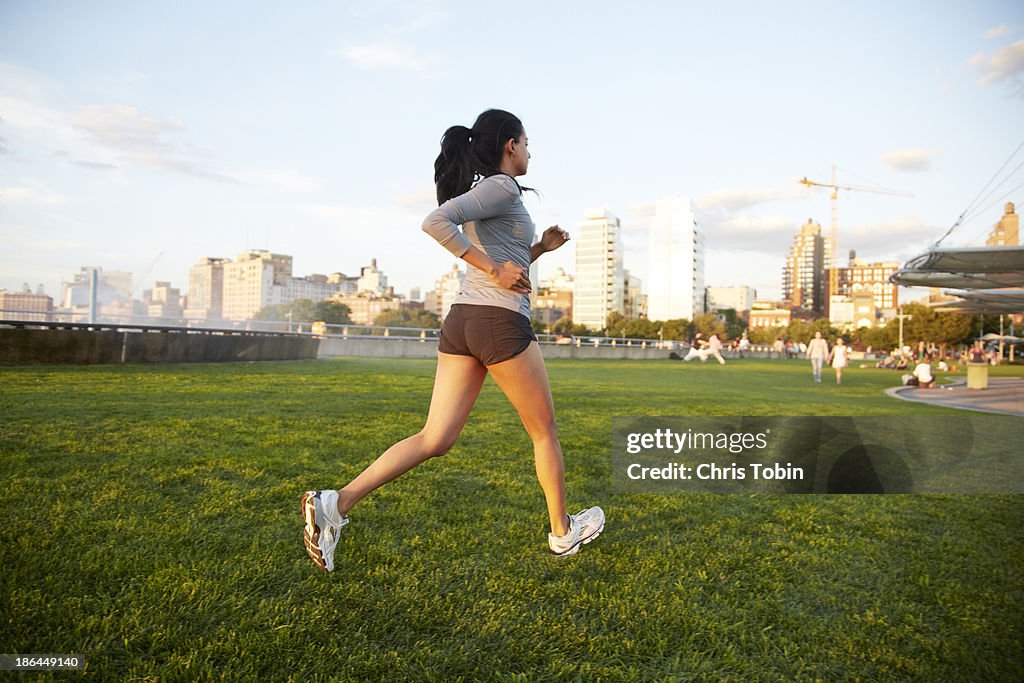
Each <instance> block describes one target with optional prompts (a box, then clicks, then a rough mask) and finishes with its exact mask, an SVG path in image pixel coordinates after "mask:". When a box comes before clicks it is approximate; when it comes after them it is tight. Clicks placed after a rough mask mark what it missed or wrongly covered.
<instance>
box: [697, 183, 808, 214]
mask: <svg viewBox="0 0 1024 683" xmlns="http://www.w3.org/2000/svg"><path fill="white" fill-rule="evenodd" d="M806 193H807V190H806V189H804V188H803V187H795V188H793V189H789V190H716V191H715V192H712V193H710V194H707V195H704V196H703V197H700V198H699V199H697V200H696V202H694V203H695V204H696V206H697V208H698V209H700V210H702V211H715V210H717V209H724V210H725V211H742V210H743V209H749V208H750V207H752V206H757V205H758V204H766V203H768V202H775V201H781V200H785V199H796V198H799V197H803V196H804V195H805V194H806Z"/></svg>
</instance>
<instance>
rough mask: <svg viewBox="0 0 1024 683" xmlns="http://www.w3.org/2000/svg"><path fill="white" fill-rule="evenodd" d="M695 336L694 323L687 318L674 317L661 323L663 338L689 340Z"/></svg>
mask: <svg viewBox="0 0 1024 683" xmlns="http://www.w3.org/2000/svg"><path fill="white" fill-rule="evenodd" d="M691 337H693V323H691V322H690V321H689V320H687V319H686V318H674V319H672V320H666V321H665V322H664V323H661V338H662V339H674V340H676V341H687V340H689V339H690V338H691Z"/></svg>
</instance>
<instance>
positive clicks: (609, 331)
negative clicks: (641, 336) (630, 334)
mask: <svg viewBox="0 0 1024 683" xmlns="http://www.w3.org/2000/svg"><path fill="white" fill-rule="evenodd" d="M625 326H626V317H625V316H624V315H622V314H621V313H619V312H618V311H612V312H611V313H609V314H608V318H607V319H606V320H605V324H604V332H605V334H606V335H607V336H609V337H622V336H625V335H624V334H623V328H625Z"/></svg>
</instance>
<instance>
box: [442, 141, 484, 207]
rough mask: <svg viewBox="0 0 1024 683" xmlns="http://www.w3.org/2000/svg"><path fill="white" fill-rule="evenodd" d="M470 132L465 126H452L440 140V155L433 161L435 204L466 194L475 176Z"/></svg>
mask: <svg viewBox="0 0 1024 683" xmlns="http://www.w3.org/2000/svg"><path fill="white" fill-rule="evenodd" d="M471 145H472V131H470V129H469V128H466V127H465V126H452V127H451V128H449V129H448V130H446V131H445V132H444V136H443V137H442V138H441V153H440V154H438V155H437V159H435V160H434V184H435V185H436V186H437V204H438V206H440V205H441V204H444V203H445V202H446V201H448V200H449V199H451V198H452V197H457V196H459V195H460V194H463V193H464V192H468V191H469V188H470V187H471V186H472V185H473V180H474V179H475V177H476V174H475V173H474V172H473V163H472V161H471V159H470V156H471V154H472V150H471Z"/></svg>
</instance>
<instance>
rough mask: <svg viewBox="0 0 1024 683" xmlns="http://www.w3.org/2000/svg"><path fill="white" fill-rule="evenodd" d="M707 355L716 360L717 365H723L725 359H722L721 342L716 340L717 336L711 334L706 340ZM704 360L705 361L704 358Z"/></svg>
mask: <svg viewBox="0 0 1024 683" xmlns="http://www.w3.org/2000/svg"><path fill="white" fill-rule="evenodd" d="M708 355H709V356H714V357H715V358H717V359H718V364H719V365H725V359H724V358H722V340H721V339H719V338H718V335H717V334H712V335H711V337H710V338H709V339H708ZM705 360H707V358H706V357H705Z"/></svg>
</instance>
